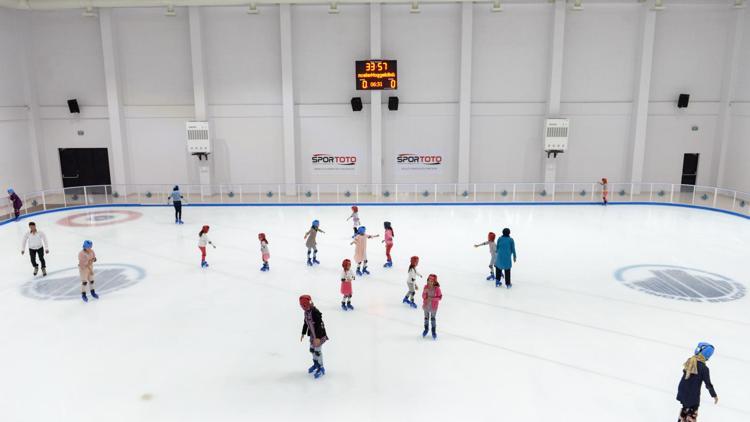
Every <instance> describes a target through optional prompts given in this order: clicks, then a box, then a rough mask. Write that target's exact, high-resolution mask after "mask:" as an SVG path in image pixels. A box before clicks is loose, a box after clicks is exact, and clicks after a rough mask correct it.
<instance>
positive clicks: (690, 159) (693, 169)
mask: <svg viewBox="0 0 750 422" xmlns="http://www.w3.org/2000/svg"><path fill="white" fill-rule="evenodd" d="M698 158H700V154H685V155H684V156H683V157H682V180H681V182H680V183H682V184H683V185H695V182H696V180H698ZM682 189H683V190H684V189H688V190H690V191H692V188H691V187H688V186H683V187H682Z"/></svg>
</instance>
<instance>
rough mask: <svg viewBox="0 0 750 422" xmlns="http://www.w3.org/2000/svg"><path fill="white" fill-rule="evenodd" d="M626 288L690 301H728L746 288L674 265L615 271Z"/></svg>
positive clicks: (711, 274)
mask: <svg viewBox="0 0 750 422" xmlns="http://www.w3.org/2000/svg"><path fill="white" fill-rule="evenodd" d="M615 279H616V280H617V281H619V282H620V283H622V284H624V285H625V286H627V287H629V288H631V289H634V290H638V291H640V292H643V293H648V294H650V295H653V296H659V297H664V298H668V299H674V300H684V301H690V302H729V301H732V300H737V299H741V298H742V297H744V296H745V286H743V285H742V284H740V283H739V282H737V281H734V280H732V279H730V278H728V277H725V276H723V275H719V274H714V273H709V272H707V271H703V270H698V269H695V268H686V267H678V266H674V265H631V266H629V267H623V268H620V269H619V270H617V271H616V272H615Z"/></svg>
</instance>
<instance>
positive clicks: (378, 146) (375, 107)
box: [370, 3, 383, 196]
mask: <svg viewBox="0 0 750 422" xmlns="http://www.w3.org/2000/svg"><path fill="white" fill-rule="evenodd" d="M381 10H382V8H381V5H380V3H370V58H371V59H381V58H382V57H381V54H382V51H381V46H382V37H381V28H382V18H381ZM370 155H371V156H372V162H371V164H370V169H371V175H372V177H371V183H372V184H373V187H372V194H373V195H374V196H380V192H381V190H382V187H381V184H382V183H383V106H382V91H378V90H373V91H370Z"/></svg>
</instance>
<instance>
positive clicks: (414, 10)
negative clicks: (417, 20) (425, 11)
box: [409, 1, 421, 13]
mask: <svg viewBox="0 0 750 422" xmlns="http://www.w3.org/2000/svg"><path fill="white" fill-rule="evenodd" d="M419 12H421V10H420V9H419V2H418V1H413V2H411V8H410V9H409V13H419Z"/></svg>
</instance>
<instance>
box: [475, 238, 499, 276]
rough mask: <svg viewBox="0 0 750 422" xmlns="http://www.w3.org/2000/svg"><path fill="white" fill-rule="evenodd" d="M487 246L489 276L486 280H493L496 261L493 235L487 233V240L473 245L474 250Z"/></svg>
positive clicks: (495, 246) (495, 245)
mask: <svg viewBox="0 0 750 422" xmlns="http://www.w3.org/2000/svg"><path fill="white" fill-rule="evenodd" d="M485 245H487V246H489V249H490V275H488V276H487V279H486V280H488V281H489V280H494V279H495V261H496V260H497V244H496V243H495V233H494V232H489V233H487V240H486V241H485V242H482V243H478V244H476V245H474V247H475V248H478V247H480V246H485ZM502 276H503V275H502V274H500V277H501V278H502Z"/></svg>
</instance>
